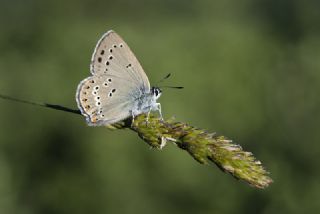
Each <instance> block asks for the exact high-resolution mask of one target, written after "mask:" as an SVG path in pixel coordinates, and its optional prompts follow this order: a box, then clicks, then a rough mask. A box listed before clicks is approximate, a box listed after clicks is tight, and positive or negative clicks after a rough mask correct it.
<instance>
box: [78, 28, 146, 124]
mask: <svg viewBox="0 0 320 214" xmlns="http://www.w3.org/2000/svg"><path fill="white" fill-rule="evenodd" d="M90 70H91V73H92V75H93V76H91V77H88V78H86V79H84V80H83V81H82V82H80V84H79V85H78V90H77V95H76V100H77V103H78V107H79V109H80V110H81V112H82V114H83V115H84V116H86V119H87V122H88V124H89V125H108V124H112V123H115V122H118V121H121V120H123V119H125V118H127V117H129V116H131V111H132V110H133V109H134V108H135V105H136V102H137V99H138V98H139V97H140V96H141V95H143V94H145V93H148V92H149V91H150V83H149V80H148V77H147V76H146V74H145V73H144V71H143V69H142V67H141V65H140V63H139V62H138V60H137V59H136V57H135V56H134V54H133V53H132V51H131V50H130V48H129V46H128V45H127V44H126V43H125V42H124V41H123V40H122V39H121V37H120V36H119V35H118V34H116V33H115V32H114V31H108V32H107V33H106V34H104V35H103V36H102V38H101V39H100V40H99V41H98V43H97V46H96V48H95V50H94V53H93V56H92V59H91V64H90Z"/></svg>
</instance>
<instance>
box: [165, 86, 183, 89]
mask: <svg viewBox="0 0 320 214" xmlns="http://www.w3.org/2000/svg"><path fill="white" fill-rule="evenodd" d="M160 88H173V89H184V87H183V86H167V85H165V86H161V87H160Z"/></svg>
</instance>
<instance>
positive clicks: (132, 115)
mask: <svg viewBox="0 0 320 214" xmlns="http://www.w3.org/2000/svg"><path fill="white" fill-rule="evenodd" d="M131 117H132V121H131V126H132V125H133V123H134V114H133V111H131Z"/></svg>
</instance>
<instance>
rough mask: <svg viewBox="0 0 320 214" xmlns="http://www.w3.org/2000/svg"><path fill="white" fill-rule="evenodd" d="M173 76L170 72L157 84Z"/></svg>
mask: <svg viewBox="0 0 320 214" xmlns="http://www.w3.org/2000/svg"><path fill="white" fill-rule="evenodd" d="M170 76H171V73H168V74H167V75H166V76H165V77H163V78H162V79H161V80H160V81H158V83H157V85H158V84H159V83H162V82H163V81H164V80H166V79H168V78H169V77H170Z"/></svg>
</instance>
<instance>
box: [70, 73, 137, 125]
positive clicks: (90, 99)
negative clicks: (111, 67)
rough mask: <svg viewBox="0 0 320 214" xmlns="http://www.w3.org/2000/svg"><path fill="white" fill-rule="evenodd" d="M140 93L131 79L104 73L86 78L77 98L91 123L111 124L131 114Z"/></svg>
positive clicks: (83, 112) (80, 85) (81, 84)
mask: <svg viewBox="0 0 320 214" xmlns="http://www.w3.org/2000/svg"><path fill="white" fill-rule="evenodd" d="M139 93H140V92H139V91H137V88H136V87H135V85H133V84H131V82H130V80H128V79H124V78H120V77H118V76H115V75H110V74H103V75H100V76H91V77H88V78H86V79H84V80H83V81H82V82H81V83H80V84H79V86H78V90H77V95H76V100H77V103H78V107H79V109H80V110H81V113H82V114H83V115H84V116H85V117H86V120H87V123H88V124H89V125H95V126H100V125H109V124H112V123H115V122H118V121H121V120H123V119H125V118H127V117H129V116H131V110H132V108H134V105H135V97H136V96H138V95H139Z"/></svg>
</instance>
